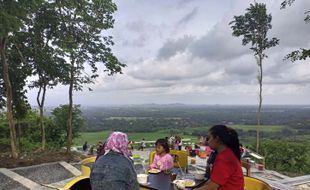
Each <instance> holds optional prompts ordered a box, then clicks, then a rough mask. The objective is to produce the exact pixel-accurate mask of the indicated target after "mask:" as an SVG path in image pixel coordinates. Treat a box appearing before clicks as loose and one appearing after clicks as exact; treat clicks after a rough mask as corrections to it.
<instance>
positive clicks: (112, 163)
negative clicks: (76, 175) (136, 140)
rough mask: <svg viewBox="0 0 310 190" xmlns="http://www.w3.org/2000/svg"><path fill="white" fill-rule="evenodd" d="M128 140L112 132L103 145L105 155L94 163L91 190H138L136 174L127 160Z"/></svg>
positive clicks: (120, 133) (118, 133) (119, 133)
mask: <svg viewBox="0 0 310 190" xmlns="http://www.w3.org/2000/svg"><path fill="white" fill-rule="evenodd" d="M127 145H128V138H127V135H126V134H125V133H122V132H113V133H112V134H111V135H110V136H109V138H108V139H107V141H106V143H105V147H104V150H105V153H104V155H102V156H100V157H99V158H98V160H97V161H96V162H95V163H94V165H93V167H92V170H91V174H90V183H91V187H92V190H102V189H109V190H129V189H130V190H139V183H138V181H137V173H136V171H135V169H134V166H133V163H132V161H131V160H130V159H129V155H130V152H129V150H128V147H127Z"/></svg>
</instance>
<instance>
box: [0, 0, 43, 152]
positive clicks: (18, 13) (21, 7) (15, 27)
mask: <svg viewBox="0 0 310 190" xmlns="http://www.w3.org/2000/svg"><path fill="white" fill-rule="evenodd" d="M40 2H41V1H40V0H19V1H16V0H12V1H1V4H0V16H1V24H0V56H1V65H2V78H3V82H4V89H5V97H6V112H7V117H8V121H9V128H10V137H11V151H12V157H13V158H17V157H18V153H17V150H16V130H15V126H14V120H13V93H12V86H11V81H10V76H9V63H10V60H8V58H7V46H8V44H10V43H11V42H10V41H9V37H10V36H12V35H14V33H16V32H19V31H20V30H21V29H22V27H23V22H24V21H25V20H26V19H27V17H28V16H29V14H30V13H31V12H32V11H33V9H34V8H35V7H36V6H37V5H39V4H40Z"/></svg>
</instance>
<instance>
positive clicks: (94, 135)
mask: <svg viewBox="0 0 310 190" xmlns="http://www.w3.org/2000/svg"><path fill="white" fill-rule="evenodd" d="M111 132H112V131H101V132H83V133H81V136H80V137H79V138H77V139H75V140H74V143H75V144H76V145H83V144H84V142H85V141H87V142H88V144H96V143H98V142H99V141H104V139H106V138H107V137H108V136H109V135H110V134H111ZM127 135H128V138H129V140H132V141H141V139H142V138H144V139H145V140H147V141H155V140H157V139H159V138H165V137H168V136H170V133H169V132H168V131H167V130H160V131H156V132H147V133H142V132H137V133H127ZM177 135H181V134H177ZM182 137H183V138H195V137H193V136H190V135H182Z"/></svg>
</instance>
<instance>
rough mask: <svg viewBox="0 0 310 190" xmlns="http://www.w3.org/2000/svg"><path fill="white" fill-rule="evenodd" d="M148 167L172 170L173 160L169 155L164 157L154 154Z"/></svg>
mask: <svg viewBox="0 0 310 190" xmlns="http://www.w3.org/2000/svg"><path fill="white" fill-rule="evenodd" d="M150 167H151V168H152V169H154V168H156V169H160V170H169V169H171V168H173V158H172V156H171V155H170V154H165V155H164V156H159V155H158V154H156V155H155V158H154V161H153V163H152V164H151V165H150Z"/></svg>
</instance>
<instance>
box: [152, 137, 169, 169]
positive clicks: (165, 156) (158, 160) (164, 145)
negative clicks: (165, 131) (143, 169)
mask: <svg viewBox="0 0 310 190" xmlns="http://www.w3.org/2000/svg"><path fill="white" fill-rule="evenodd" d="M155 148H156V154H155V158H154V160H153V163H152V164H151V165H150V168H152V169H159V170H161V171H163V170H170V169H172V168H173V158H172V156H171V155H170V154H169V151H170V150H169V145H168V142H167V140H166V139H158V140H157V141H156V143H155Z"/></svg>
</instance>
